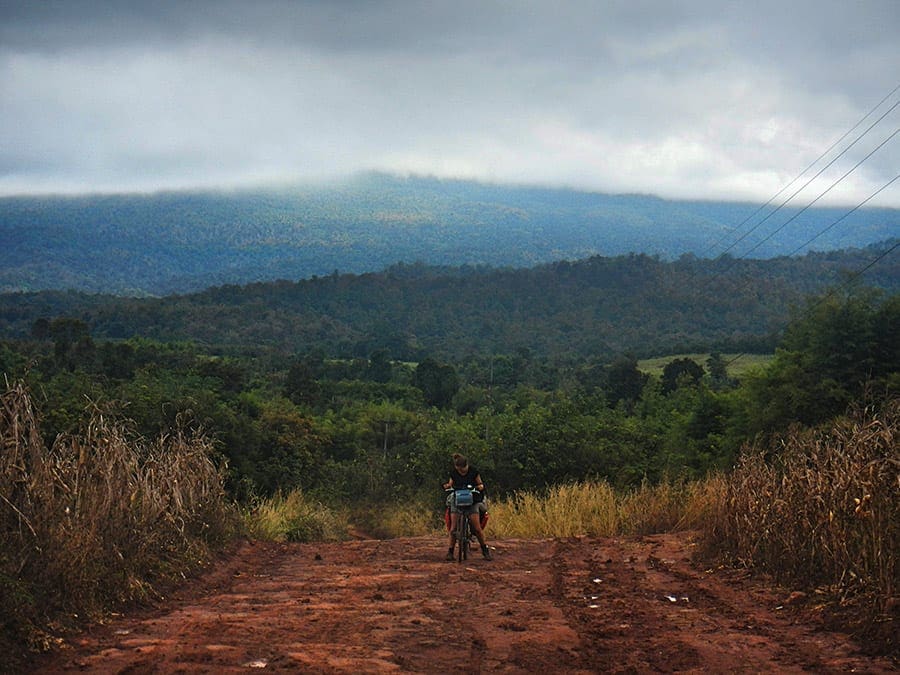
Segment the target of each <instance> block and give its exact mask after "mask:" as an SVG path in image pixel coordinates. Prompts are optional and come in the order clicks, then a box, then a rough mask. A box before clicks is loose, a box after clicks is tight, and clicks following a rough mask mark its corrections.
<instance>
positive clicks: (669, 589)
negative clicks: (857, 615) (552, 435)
mask: <svg viewBox="0 0 900 675" xmlns="http://www.w3.org/2000/svg"><path fill="white" fill-rule="evenodd" d="M444 541H445V540H444V538H443V537H418V538H407V539H394V540H388V541H376V540H363V541H354V542H346V543H334V544H270V543H249V542H247V543H244V544H242V545H241V546H240V548H238V549H237V550H236V551H235V553H234V554H233V555H231V556H230V557H228V558H227V559H225V560H223V561H222V562H220V563H219V564H218V565H217V566H215V567H214V568H213V569H212V570H211V571H210V572H209V573H207V574H206V575H204V576H203V577H201V578H200V579H198V580H196V581H195V582H193V583H192V584H191V585H189V586H188V587H186V588H185V589H183V590H181V591H179V592H178V593H176V594H175V595H173V596H172V597H170V598H168V599H167V600H166V601H165V602H164V603H163V604H162V605H161V606H160V607H157V608H155V609H151V610H142V611H140V612H138V613H136V614H132V615H126V616H123V617H119V618H117V619H116V620H115V621H114V622H113V623H111V624H108V625H105V626H97V627H95V628H93V629H92V630H91V631H89V632H87V633H85V634H82V635H80V636H78V637H76V638H73V639H72V640H71V644H70V645H69V646H68V647H67V648H65V649H62V650H59V651H57V652H56V653H55V654H52V655H47V656H45V657H42V658H41V659H40V660H39V661H38V662H36V663H34V664H33V665H34V670H35V671H37V672H41V673H56V672H72V671H75V672H104V673H110V672H112V673H171V672H182V673H196V672H208V673H221V672H248V671H251V672H252V671H254V670H257V669H258V670H263V671H273V670H277V671H283V672H284V671H287V672H311V673H343V672H353V673H388V672H422V673H440V672H451V671H464V670H467V671H469V672H474V673H477V672H484V673H525V672H528V673H532V672H539V673H540V672H543V673H597V672H604V673H605V672H621V673H645V672H693V673H707V672H708V673H726V672H728V673H733V672H737V673H757V672H777V673H800V672H816V673H838V672H854V671H855V672H868V673H885V672H896V668H895V667H894V665H893V664H892V663H891V662H890V661H889V660H887V659H877V658H871V657H867V656H865V655H863V654H862V653H861V652H860V651H859V649H858V647H857V646H856V645H854V643H853V642H852V641H851V640H850V639H849V638H848V637H847V636H845V635H842V634H838V633H833V632H829V631H827V630H824V629H823V628H821V627H820V626H818V622H816V621H811V620H810V618H809V617H810V609H809V607H805V608H801V607H798V606H797V605H791V604H789V603H788V602H787V598H786V597H785V593H779V592H776V591H773V590H769V589H767V588H765V587H763V586H761V585H759V584H757V583H755V582H753V581H751V580H750V579H748V578H747V576H746V575H745V574H742V573H738V572H735V571H730V570H710V569H702V568H698V567H696V566H694V565H693V564H691V562H690V557H691V554H692V543H691V539H690V536H686V535H684V534H679V535H657V536H648V537H620V538H614V539H596V538H589V537H583V538H576V539H565V540H533V541H524V540H507V541H499V542H491V543H492V545H493V546H494V561H493V562H487V561H484V560H482V559H481V555H480V554H476V557H475V558H474V559H470V560H469V561H468V562H467V563H463V564H459V563H456V562H452V563H451V562H445V561H444V560H443V556H444V554H445V552H446V549H445V547H444Z"/></svg>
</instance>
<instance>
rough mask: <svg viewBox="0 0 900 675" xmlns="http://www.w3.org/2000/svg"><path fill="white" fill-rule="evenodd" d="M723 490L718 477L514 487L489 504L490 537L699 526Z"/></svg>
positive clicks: (647, 531) (607, 533) (648, 531)
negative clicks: (624, 485)
mask: <svg viewBox="0 0 900 675" xmlns="http://www.w3.org/2000/svg"><path fill="white" fill-rule="evenodd" d="M723 489H724V481H723V478H722V477H720V476H713V477H710V478H708V479H706V480H703V481H695V482H683V481H666V482H663V483H660V484H657V485H650V484H647V483H645V484H643V485H641V486H640V487H639V488H637V489H635V490H632V491H629V492H616V491H615V490H613V488H612V487H610V486H609V485H608V484H607V483H605V482H602V481H601V482H582V483H573V484H568V485H558V486H555V487H552V488H550V489H548V490H545V491H543V492H520V493H516V494H514V495H513V496H511V497H509V498H507V499H502V500H499V501H496V502H493V503H492V504H491V507H490V521H489V527H490V528H491V535H492V536H493V537H500V538H505V537H512V538H529V537H571V536H577V535H582V534H586V535H592V536H600V537H608V536H613V535H618V534H652V533H659V532H673V531H679V530H687V529H696V528H699V527H700V526H701V525H702V524H703V523H704V522H705V520H706V518H707V517H708V515H709V513H710V512H711V511H712V510H713V509H714V508H715V506H716V504H717V500H718V496H719V494H720V493H721V492H722V490H723Z"/></svg>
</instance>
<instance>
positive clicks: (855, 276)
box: [725, 176, 900, 368]
mask: <svg viewBox="0 0 900 675" xmlns="http://www.w3.org/2000/svg"><path fill="white" fill-rule="evenodd" d="M897 178H900V176H897ZM897 178H894V180H897ZM894 180H892V181H891V183H893V182H894ZM888 185H890V183H888ZM884 187H887V185H885V186H884ZM883 189H884V188H881V190H883ZM881 190H878V192H881ZM878 192H876V193H875V194H873V195H871V196H870V197H869V198H868V199H866V201H869V199H871V198H872V197H874V196H875V195H876V194H878ZM864 203H865V202H863V204H864ZM859 206H862V204H860V205H859ZM859 206H857V207H856V208H859ZM855 210H856V209H853V211H855ZM853 211H850V212H848V213H847V214H845V215H849V214H850V213H852V212H853ZM898 247H900V241H897V243H895V244H894V245H893V246H891V247H890V248H889V249H887V250H885V251H882V253H880V254H879V255H878V256H876V257H875V259H874V260H872V261H871V262H870V263H869V264H868V265H866V266H865V267H863V268H862V269H860V270H857V271H856V272H854V273H853V274H851V275H850V276H849V277H847V280H846V281H844V283H842V284H841V285H840V286H838V287H837V288H835V289H832V290H830V291H828V292H827V293H826V294H825V295H823V296H822V297H821V298H819V299H818V300H817V301H816V302H814V303H813V304H812V305H810V306H809V308H807V310H806V311H807V312H808V313H809V312H813V311H814V310H815V309H816V308H818V307H819V305H821V304H822V303H824V302H825V301H826V300H828V299H829V298H830V297H832V296H833V295H834V294H835V293H837V292H838V291H841V290H843V289H845V288H847V287H848V286H849V285H850V284H852V283H853V282H854V281H856V280H857V279H858V278H859V277H860V276H862V275H863V274H865V273H866V272H867V271H868V270H870V269H871V268H872V267H874V266H875V265H876V264H877V263H878V262H880V261H881V260H883V259H884V258H886V257H887V256H889V255H890V254H891V253H893V252H894V251H895V250H897V248H898ZM746 355H747V354H746V352H741V353H740V354H738V355H737V356H735V357H734V358H733V359H731V360H729V361H728V362H727V363H726V364H725V367H726V368H727V367H728V366H730V365H732V364H733V363H734V362H735V361H737V360H738V359H740V358H741V357H743V356H746Z"/></svg>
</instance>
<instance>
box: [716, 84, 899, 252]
mask: <svg viewBox="0 0 900 675" xmlns="http://www.w3.org/2000/svg"><path fill="white" fill-rule="evenodd" d="M897 106H900V99H898V100H897V102H896V103H894V105H892V106H891V107H890V108H888V109H887V111H886V112H885V113H884V114H882V115H881V117H879V118H878V119H877V120H875V121H874V122H873V123H872V124H870V125H869V127H868V128H867V129H866V130H865V131H863V132H862V133H861V134H860V135H859V136H857V137H856V138H855V139H854V140H853V142H852V143H850V145H848V146H847V147H846V148H844V149H843V150H841V151H840V152H839V153H838V154H837V155H836V156H835V157H834V158H833V159H832V160H831V161H830V162H828V164H826V165H825V166H823V167H822V168H821V169H819V171H818V172H817V173H816V175H815V176H813V177H812V178H810V179H809V180H808V181H806V183H804V184H803V185H802V186H801V187H800V188H799V189H797V190H796V191H795V192H794V194H792V195H791V196H790V197H788V198H787V199H786V200H784V201H783V202H782V203H781V204H780V205H779V206H778V207H777V208H775V209H774V210H772V211H770V212H769V214H768V215H767V216H766V217H765V218H763V219H762V220H761V221H759V222H758V223H757V224H756V225H754V226H753V227H751V228H750V229H749V230H747V232H745V233H744V234H743V235H741V236H740V237H738V238H737V239H736V240H735V241H734V242H733V243H732V244H731V246H729V247H728V248H726V249H725V250H724V251H722V252H721V253H720V254H719V256H718V257H717V258H716V260H718V259H719V258H721V257H722V256H724V255H725V254H726V253H728V251H730V250H731V249H733V248H734V247H735V246H737V245H738V244H739V243H740V242H742V241H743V240H744V239H746V238H747V237H748V236H750V234H751V233H753V232H754V231H755V230H756V229H757V228H759V226H760V225H762V224H763V223H764V222H766V221H767V220H768V219H769V218H771V217H772V216H773V215H775V214H776V213H777V212H778V211H780V210H781V209H782V208H783V207H784V206H785V205H786V204H787V203H788V202H790V201H791V200H792V199H793V198H794V197H796V196H797V195H798V194H800V193H801V192H803V190H805V189H806V187H807V186H808V185H809V184H810V183H812V182H813V181H814V180H815V179H816V178H818V177H819V176H821V175H822V174H823V173H824V172H825V171H826V170H827V169H828V168H829V167H830V166H831V165H832V164H834V163H835V162H836V161H837V160H839V159H840V158H841V157H843V156H844V155H845V154H846V153H847V151H848V150H850V148H852V147H853V146H854V145H856V144H857V143H858V142H859V141H860V140H862V138H863V137H864V136H866V134H868V133H869V132H870V131H871V130H872V129H873V128H874V127H875V126H876V125H877V124H878V123H879V122H881V120H883V119H884V118H885V117H887V116H888V115H889V114H890V113H891V112H893V111H894V109H895V108H897ZM895 133H896V132H895ZM879 147H880V146H879Z"/></svg>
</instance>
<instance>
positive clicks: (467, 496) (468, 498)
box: [456, 490, 474, 507]
mask: <svg viewBox="0 0 900 675" xmlns="http://www.w3.org/2000/svg"><path fill="white" fill-rule="evenodd" d="M473 501H474V497H473V496H472V491H471V490H457V491H456V505H457V506H462V507H465V506H472V502H473Z"/></svg>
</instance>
